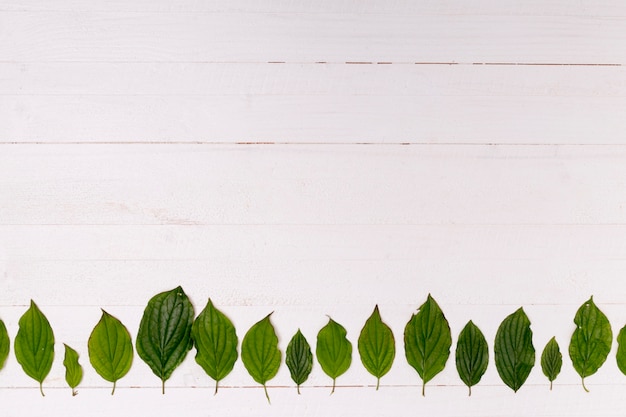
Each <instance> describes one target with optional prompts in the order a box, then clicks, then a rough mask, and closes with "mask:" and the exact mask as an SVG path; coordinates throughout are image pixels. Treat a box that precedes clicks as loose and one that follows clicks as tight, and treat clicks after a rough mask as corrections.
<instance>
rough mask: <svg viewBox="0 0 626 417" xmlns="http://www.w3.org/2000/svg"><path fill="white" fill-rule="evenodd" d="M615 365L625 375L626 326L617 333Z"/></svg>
mask: <svg viewBox="0 0 626 417" xmlns="http://www.w3.org/2000/svg"><path fill="white" fill-rule="evenodd" d="M617 367H618V368H619V370H620V371H622V373H623V374H624V375H626V326H624V327H622V328H621V330H620V331H619V334H618V335H617Z"/></svg>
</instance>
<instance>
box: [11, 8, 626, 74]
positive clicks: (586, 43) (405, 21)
mask: <svg viewBox="0 0 626 417" xmlns="http://www.w3.org/2000/svg"><path fill="white" fill-rule="evenodd" d="M0 27H2V28H3V29H2V32H0V33H1V35H2V37H1V38H0V56H2V61H4V62H49V61H53V62H57V61H61V62H63V61H81V62H82V61H87V62H91V61H102V62H268V61H287V62H307V63H308V62H318V61H326V62H346V61H368V62H369V61H372V62H380V61H385V62H410V63H413V62H461V63H474V62H511V63H578V64H599V63H603V64H610V63H618V64H621V63H624V62H626V50H625V49H624V48H623V45H624V42H625V41H626V30H625V29H626V17H600V18H598V17H587V16H507V17H502V16H464V15H429V16H424V15H415V16H411V15H406V14H402V13H400V14H393V15H369V14H360V15H355V14H347V15H341V14H339V15H335V14H332V13H327V14H300V13H272V14H267V13H262V14H258V13H257V14H243V13H219V14H197V13H176V14H169V13H157V14H154V13H140V12H136V13H123V12H117V13H115V12H111V13H104V12H101V13H98V12H76V13H73V12H2V13H0ZM320 33H323V34H324V36H320Z"/></svg>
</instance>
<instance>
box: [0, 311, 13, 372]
mask: <svg viewBox="0 0 626 417" xmlns="http://www.w3.org/2000/svg"><path fill="white" fill-rule="evenodd" d="M9 350H11V341H10V340H9V333H8V332H7V327H6V326H5V325H4V322H3V321H2V320H0V369H2V368H3V367H4V362H5V361H6V360H7V357H8V356H9Z"/></svg>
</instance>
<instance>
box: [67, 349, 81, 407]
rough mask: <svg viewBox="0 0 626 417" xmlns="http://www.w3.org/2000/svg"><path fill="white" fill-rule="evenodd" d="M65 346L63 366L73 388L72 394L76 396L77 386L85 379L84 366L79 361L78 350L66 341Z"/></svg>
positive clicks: (68, 381) (68, 383) (68, 382)
mask: <svg viewBox="0 0 626 417" xmlns="http://www.w3.org/2000/svg"><path fill="white" fill-rule="evenodd" d="M63 346H65V357H64V358H63V366H65V381H66V382H67V385H69V386H70V388H71V389H72V396H75V395H76V394H78V392H77V391H76V387H77V386H78V384H80V381H81V380H82V379H83V367H82V366H80V363H78V352H76V351H75V350H74V349H72V348H71V347H69V346H68V345H66V344H65V343H64V344H63Z"/></svg>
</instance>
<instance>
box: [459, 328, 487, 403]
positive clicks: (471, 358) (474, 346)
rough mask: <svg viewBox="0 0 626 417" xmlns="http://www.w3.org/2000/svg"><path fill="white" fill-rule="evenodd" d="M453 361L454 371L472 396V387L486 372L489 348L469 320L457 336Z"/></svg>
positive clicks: (480, 333) (481, 333)
mask: <svg viewBox="0 0 626 417" xmlns="http://www.w3.org/2000/svg"><path fill="white" fill-rule="evenodd" d="M455 359H456V370H457V371H458V373H459V376H460V377H461V380H462V381H463V382H464V383H465V385H467V386H468V388H469V395H472V387H473V386H474V385H476V384H478V382H479V381H480V379H481V378H482V377H483V375H484V374H485V372H486V371H487V365H488V364H489V347H488V345H487V340H486V339H485V336H484V335H483V332H481V331H480V329H479V328H478V327H477V326H476V325H475V324H474V322H473V321H471V320H470V321H469V322H467V324H466V325H465V327H464V328H463V330H461V333H460V334H459V340H458V341H457V344H456V354H455Z"/></svg>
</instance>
